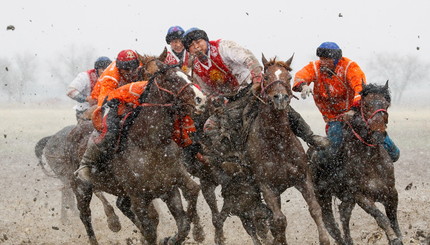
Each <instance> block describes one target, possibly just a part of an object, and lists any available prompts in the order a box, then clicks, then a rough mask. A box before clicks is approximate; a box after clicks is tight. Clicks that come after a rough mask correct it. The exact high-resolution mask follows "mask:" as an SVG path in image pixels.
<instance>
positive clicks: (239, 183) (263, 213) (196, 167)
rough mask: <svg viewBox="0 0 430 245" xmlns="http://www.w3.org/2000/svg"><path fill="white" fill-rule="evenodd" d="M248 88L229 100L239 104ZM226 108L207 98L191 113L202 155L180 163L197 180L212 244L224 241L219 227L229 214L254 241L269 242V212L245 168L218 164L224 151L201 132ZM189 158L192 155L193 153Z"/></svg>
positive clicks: (246, 97)
mask: <svg viewBox="0 0 430 245" xmlns="http://www.w3.org/2000/svg"><path fill="white" fill-rule="evenodd" d="M249 88H250V86H249V87H247V88H245V89H244V90H242V92H241V93H239V94H240V95H239V96H235V99H231V101H235V100H242V101H243V102H241V103H246V101H248V99H249V97H250V96H251V93H250V92H249V91H250V90H249ZM231 103H235V102H231ZM231 103H229V105H230V104H231ZM227 107H229V106H227ZM227 107H225V108H224V106H222V105H221V104H219V103H218V101H214V100H207V101H206V102H205V103H204V109H203V111H202V112H201V113H199V114H196V115H194V117H193V119H194V120H195V124H196V128H197V132H196V135H195V138H194V139H195V142H198V143H197V144H196V145H199V146H201V149H200V153H202V154H203V155H201V156H202V157H200V158H199V157H197V159H199V160H196V159H194V160H193V159H190V157H188V158H186V160H185V162H184V164H185V167H186V169H187V171H188V172H189V173H191V174H192V175H193V176H195V177H197V178H199V180H200V187H201V190H202V193H203V197H204V199H205V201H206V203H207V204H208V206H209V208H210V210H211V215H212V224H213V226H214V228H215V234H214V243H215V244H217V245H222V244H225V237H224V231H223V226H224V222H225V220H226V219H227V218H228V217H230V216H232V215H235V216H238V217H239V218H240V220H241V222H242V225H243V227H244V228H245V231H246V232H247V233H248V234H249V235H250V237H251V239H252V241H253V243H254V244H261V242H260V240H259V238H258V237H260V238H262V239H263V241H264V242H265V243H271V242H270V237H269V236H268V224H267V220H268V217H269V216H270V215H271V214H270V210H269V209H268V208H267V206H266V205H265V204H264V203H263V201H262V199H261V194H260V191H259V190H258V187H257V186H256V184H255V182H254V181H253V179H252V178H250V175H249V171H248V170H247V169H244V168H241V167H240V166H238V165H237V164H235V163H232V162H230V163H228V162H223V163H221V162H222V161H221V162H220V159H221V158H222V157H221V158H220V154H222V153H220V152H223V153H226V152H225V151H223V149H215V148H217V147H218V145H214V144H212V143H211V142H212V141H213V140H214V139H212V136H209V135H206V134H205V133H204V132H203V126H204V123H205V122H206V120H207V119H208V118H209V117H210V116H211V115H212V114H214V113H223V112H225V110H228V109H227ZM221 108H224V109H221ZM224 117H229V115H228V114H225V115H224ZM239 127H240V126H239ZM209 149H211V150H209ZM224 155H225V154H224ZM191 158H194V155H193V156H191ZM219 185H221V195H222V198H223V205H222V207H221V210H220V209H219V208H218V205H217V198H216V195H215V189H216V188H217V186H219Z"/></svg>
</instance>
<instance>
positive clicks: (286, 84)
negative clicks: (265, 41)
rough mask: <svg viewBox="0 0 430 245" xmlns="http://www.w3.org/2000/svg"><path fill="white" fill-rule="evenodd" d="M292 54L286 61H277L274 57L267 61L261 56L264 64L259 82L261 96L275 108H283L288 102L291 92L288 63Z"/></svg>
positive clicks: (289, 63) (291, 95)
mask: <svg viewBox="0 0 430 245" xmlns="http://www.w3.org/2000/svg"><path fill="white" fill-rule="evenodd" d="M293 57H294V54H293V55H292V56H291V58H290V59H288V60H287V61H285V62H284V61H278V60H276V57H275V58H273V59H271V60H270V61H267V60H266V58H265V57H264V54H263V57H262V62H263V66H264V75H263V81H262V82H261V88H260V95H261V98H262V99H263V100H264V101H266V102H268V103H269V104H271V105H273V106H274V108H275V109H277V110H285V109H286V108H287V107H288V105H289V104H290V101H291V98H292V97H293V92H292V91H291V86H290V82H291V78H292V76H291V74H290V71H291V70H292V69H291V67H290V65H291V62H292V61H293Z"/></svg>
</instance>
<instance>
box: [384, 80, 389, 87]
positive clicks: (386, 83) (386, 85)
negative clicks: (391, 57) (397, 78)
mask: <svg viewBox="0 0 430 245" xmlns="http://www.w3.org/2000/svg"><path fill="white" fill-rule="evenodd" d="M384 89H388V80H387V81H386V82H385V86H384Z"/></svg>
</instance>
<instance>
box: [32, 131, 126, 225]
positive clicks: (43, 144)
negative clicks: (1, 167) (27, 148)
mask: <svg viewBox="0 0 430 245" xmlns="http://www.w3.org/2000/svg"><path fill="white" fill-rule="evenodd" d="M75 127H76V126H75V125H71V126H67V127H65V128H63V129H62V130H60V131H58V132H57V133H55V134H54V135H52V136H47V137H44V138H42V139H40V140H39V141H38V142H37V144H36V146H35V154H36V156H37V158H38V159H39V165H40V166H41V168H42V171H43V172H44V173H45V174H46V175H47V176H49V177H53V178H57V179H59V180H60V181H61V183H62V184H63V187H62V188H61V221H62V222H63V223H67V222H68V221H69V220H68V216H67V210H70V211H72V212H75V213H77V209H76V203H75V198H74V194H73V191H72V189H71V186H70V181H71V179H72V176H73V171H74V169H73V165H72V164H71V162H70V157H69V156H68V154H67V145H68V144H67V142H68V141H67V140H66V138H67V137H68V135H69V133H70V132H71V131H72V130H73V129H74V128H75ZM45 164H47V165H48V166H49V167H50V169H51V171H49V170H47V169H46V168H45V167H44V165H45ZM94 194H95V195H96V196H97V197H98V198H99V199H100V201H101V202H102V204H103V208H104V211H105V213H106V216H107V218H108V220H107V221H108V226H109V228H110V229H111V230H112V231H114V232H117V231H119V230H121V224H120V222H119V219H118V216H117V215H116V214H115V211H114V209H113V207H112V206H111V205H110V203H109V202H108V200H107V199H106V197H105V196H104V195H103V193H102V192H99V191H97V192H95V193H94Z"/></svg>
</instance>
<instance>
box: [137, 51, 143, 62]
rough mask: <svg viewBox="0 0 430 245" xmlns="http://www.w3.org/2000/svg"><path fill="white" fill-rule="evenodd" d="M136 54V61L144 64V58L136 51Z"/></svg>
mask: <svg viewBox="0 0 430 245" xmlns="http://www.w3.org/2000/svg"><path fill="white" fill-rule="evenodd" d="M135 52H136V54H137V60H139V62H140V63H142V64H145V56H143V55H141V54H139V53H138V52H137V51H135Z"/></svg>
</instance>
